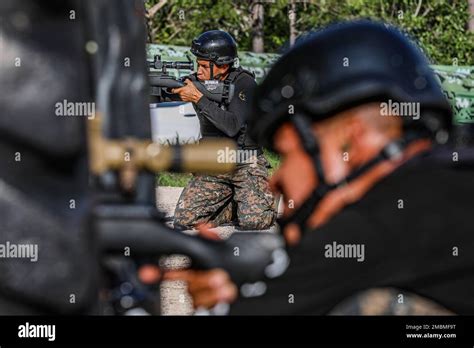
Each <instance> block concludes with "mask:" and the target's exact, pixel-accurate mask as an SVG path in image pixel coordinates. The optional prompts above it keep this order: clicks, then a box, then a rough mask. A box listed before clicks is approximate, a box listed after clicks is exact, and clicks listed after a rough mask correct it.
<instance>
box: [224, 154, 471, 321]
mask: <svg viewBox="0 0 474 348" xmlns="http://www.w3.org/2000/svg"><path fill="white" fill-rule="evenodd" d="M400 200H402V203H400V202H401V201H400ZM400 204H402V205H403V206H402V205H400ZM400 207H401V208H400ZM473 212H474V173H473V170H472V168H470V169H468V168H466V169H453V168H449V167H443V166H440V165H438V164H428V163H426V160H416V161H413V162H411V163H407V164H406V165H404V166H402V167H401V168H399V169H398V170H396V171H395V172H394V173H392V174H391V175H390V176H388V177H386V178H384V179H383V180H382V181H380V182H379V183H378V184H377V185H376V186H375V187H374V188H373V189H372V190H371V191H370V192H368V193H367V194H366V196H365V197H363V199H362V200H360V201H359V202H358V203H356V204H354V205H351V206H349V207H346V208H345V209H344V210H343V211H342V212H340V213H339V214H338V215H337V216H335V217H334V218H333V219H332V220H331V221H330V222H329V223H327V224H326V225H324V226H322V227H320V228H318V229H316V230H314V231H308V232H307V233H306V234H305V235H304V236H303V238H302V240H301V242H300V243H299V245H298V246H297V247H294V248H292V249H290V251H289V253H290V258H291V264H290V266H289V268H288V270H287V272H286V273H285V274H284V275H283V276H281V277H280V278H277V279H273V280H270V281H268V282H267V292H266V294H265V295H263V296H262V297H255V298H249V299H243V298H241V299H239V300H238V301H237V302H236V303H235V304H234V305H233V306H232V308H231V314H245V315H251V314H265V315H275V314H279V315H285V314H303V315H304V314H316V315H322V314H326V313H328V312H329V311H330V310H331V309H332V308H334V306H336V305H337V304H338V303H340V302H341V301H343V300H344V299H346V298H347V297H349V296H351V295H354V294H355V293H356V292H358V291H362V290H366V289H369V288H374V287H394V288H399V289H401V290H407V291H411V292H413V293H415V294H418V295H421V296H423V297H426V298H428V299H431V300H434V301H435V302H437V303H438V304H440V305H442V306H444V307H445V308H447V309H449V310H451V311H453V312H455V313H457V314H471V315H472V314H474V233H473V227H472V226H473V218H472V213H473ZM334 242H336V243H337V244H338V245H341V244H359V245H364V253H365V255H364V259H363V261H357V258H355V257H354V258H338V257H328V256H331V254H327V253H326V252H327V251H328V250H329V249H328V247H327V246H328V245H330V246H331V247H332V246H333V245H334V244H333V243H334ZM331 247H329V248H331ZM332 256H334V254H332Z"/></svg>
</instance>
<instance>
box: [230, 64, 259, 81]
mask: <svg viewBox="0 0 474 348" xmlns="http://www.w3.org/2000/svg"><path fill="white" fill-rule="evenodd" d="M242 74H247V75H249V76H250V77H251V78H253V79H255V74H254V73H253V72H251V71H249V70H246V69H244V68H242V67H241V66H239V67H238V68H234V69H232V70H231V72H230V73H229V76H228V77H227V80H228V81H229V82H230V83H234V82H235V80H237V78H238V77H239V76H240V75H242Z"/></svg>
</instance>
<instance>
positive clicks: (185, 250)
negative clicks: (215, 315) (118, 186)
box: [95, 216, 286, 284]
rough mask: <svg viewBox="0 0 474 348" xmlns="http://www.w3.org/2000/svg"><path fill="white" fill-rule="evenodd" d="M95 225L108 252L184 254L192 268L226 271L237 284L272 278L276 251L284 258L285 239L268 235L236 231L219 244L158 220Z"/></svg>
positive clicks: (108, 220) (106, 221)
mask: <svg viewBox="0 0 474 348" xmlns="http://www.w3.org/2000/svg"><path fill="white" fill-rule="evenodd" d="M95 224H96V225H95V227H96V231H97V232H98V233H97V239H98V244H99V246H100V249H101V251H102V252H104V253H109V254H122V255H123V254H124V251H125V250H126V248H127V247H128V248H129V251H130V256H131V257H159V256H162V255H171V254H182V255H186V256H188V257H189V258H190V259H191V263H192V264H191V268H192V269H200V270H207V269H214V268H222V269H224V270H226V271H227V272H228V273H229V274H230V276H231V278H232V280H233V281H234V282H235V283H236V284H243V283H245V282H255V281H258V280H261V279H263V278H265V277H268V276H272V274H269V272H268V269H269V266H270V265H272V264H274V263H275V255H276V253H275V251H276V250H278V251H279V252H280V255H281V252H282V250H284V248H283V246H284V243H283V240H282V239H281V237H280V236H279V235H276V234H273V233H268V232H257V231H255V232H240V233H239V232H236V233H234V234H233V235H232V236H231V237H230V238H229V239H227V240H220V241H215V240H210V239H205V238H202V237H200V236H195V235H187V234H184V233H182V232H180V231H176V230H172V229H170V228H168V227H166V226H165V225H163V224H162V223H161V222H159V221H156V220H155V221H153V220H152V219H136V218H133V217H131V216H128V217H127V218H117V217H108V218H104V217H102V218H97V219H96V220H95ZM279 263H280V264H282V261H281V260H280V261H279ZM283 263H284V262H283ZM285 268H286V265H285ZM270 269H271V267H270ZM273 275H275V274H273Z"/></svg>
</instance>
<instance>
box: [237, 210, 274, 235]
mask: <svg viewBox="0 0 474 348" xmlns="http://www.w3.org/2000/svg"><path fill="white" fill-rule="evenodd" d="M274 222H275V212H273V211H266V212H263V213H262V214H258V215H251V216H239V229H240V230H266V229H269V228H270V227H272V225H273V224H274Z"/></svg>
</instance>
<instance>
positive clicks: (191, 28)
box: [146, 0, 474, 65]
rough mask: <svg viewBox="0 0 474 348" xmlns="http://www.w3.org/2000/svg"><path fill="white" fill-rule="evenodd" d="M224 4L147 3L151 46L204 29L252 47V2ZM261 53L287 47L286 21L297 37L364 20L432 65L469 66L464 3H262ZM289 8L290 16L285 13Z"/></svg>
mask: <svg viewBox="0 0 474 348" xmlns="http://www.w3.org/2000/svg"><path fill="white" fill-rule="evenodd" d="M254 2H255V0H248V1H243V0H241V1H230V0H197V1H193V0H147V1H146V6H147V8H148V9H153V7H155V9H156V8H157V7H159V10H158V11H156V13H151V15H150V18H149V21H148V22H149V27H150V35H149V36H150V40H151V41H152V42H154V43H161V44H174V45H184V46H189V45H190V43H191V40H192V39H193V38H194V37H196V36H197V35H199V34H200V33H202V32H203V31H206V30H211V29H222V30H226V31H228V32H229V33H231V34H232V35H233V36H234V38H235V39H236V40H237V42H238V44H239V49H241V50H251V48H252V3H254ZM261 3H262V5H263V6H264V45H265V51H266V52H281V50H282V49H284V48H285V47H286V46H288V45H289V37H290V20H289V15H290V13H293V15H294V16H295V17H294V21H293V23H294V24H293V29H294V30H296V33H297V34H303V33H305V32H307V31H309V30H314V29H316V30H317V29H319V28H321V27H323V26H325V25H327V24H329V23H332V22H337V21H342V20H351V19H360V18H370V19H374V20H379V21H384V22H387V23H390V24H392V25H395V26H397V27H400V28H401V29H402V30H403V31H405V32H406V33H407V34H408V35H409V36H411V37H412V38H413V39H414V40H416V41H417V42H418V44H419V45H420V46H421V47H422V48H423V49H424V51H425V52H426V53H427V55H428V56H429V57H430V59H431V61H432V63H433V64H444V65H474V54H473V52H474V33H472V32H469V31H468V23H469V10H468V0H450V1H446V0H314V1H307V2H303V1H295V2H294V5H293V7H292V5H291V1H290V0H274V1H272V2H270V1H262V2H261ZM290 9H293V10H294V11H293V12H290Z"/></svg>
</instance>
